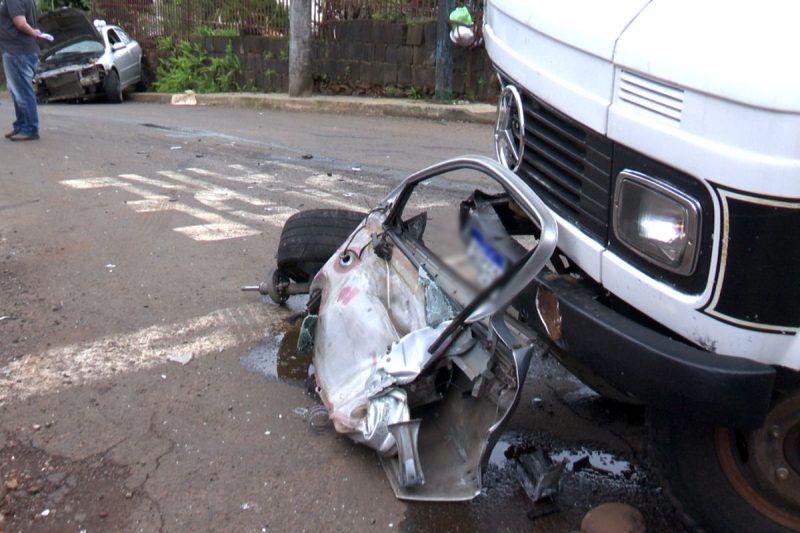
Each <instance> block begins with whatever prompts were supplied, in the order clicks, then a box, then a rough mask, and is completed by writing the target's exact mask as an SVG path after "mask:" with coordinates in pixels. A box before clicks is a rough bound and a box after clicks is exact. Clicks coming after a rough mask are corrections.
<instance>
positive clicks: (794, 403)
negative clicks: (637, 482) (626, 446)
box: [651, 391, 800, 533]
mask: <svg viewBox="0 0 800 533" xmlns="http://www.w3.org/2000/svg"><path fill="white" fill-rule="evenodd" d="M651 445H652V447H653V451H654V452H655V455H656V459H657V462H658V463H659V464H660V467H661V472H662V474H663V476H664V478H665V481H666V484H667V488H668V491H669V494H670V496H671V497H672V499H673V502H674V503H675V504H676V507H677V508H678V510H679V513H680V514H681V515H682V518H683V519H684V521H685V522H686V523H687V525H689V526H691V527H700V528H702V530H703V531H709V532H717V531H719V532H730V531H758V532H759V533H786V532H790V531H800V490H798V486H800V391H795V392H793V393H791V394H788V395H784V396H783V397H781V398H780V399H778V400H777V401H776V402H775V404H774V405H773V407H772V409H771V411H770V413H769V415H768V417H767V421H766V423H765V424H764V426H763V427H762V428H760V429H758V430H755V431H750V432H743V431H737V430H730V429H726V428H719V427H712V426H710V425H704V424H702V423H697V422H696V423H688V421H687V420H685V419H683V418H681V417H675V416H674V415H673V416H670V415H668V414H666V413H654V414H653V416H652V417H651Z"/></svg>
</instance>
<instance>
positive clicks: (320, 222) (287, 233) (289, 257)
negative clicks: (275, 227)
mask: <svg viewBox="0 0 800 533" xmlns="http://www.w3.org/2000/svg"><path fill="white" fill-rule="evenodd" d="M365 217H366V214H365V213H359V212H356V211H346V210H344V209H310V210H308V211H301V212H299V213H296V214H294V215H292V216H291V217H289V219H288V220H287V221H286V224H284V226H283V230H282V231H281V238H280V241H279V243H278V253H277V256H276V259H277V265H278V269H279V270H281V271H283V272H285V273H286V274H287V275H288V276H289V277H290V278H292V279H293V280H294V281H297V282H300V283H302V282H305V281H309V280H310V279H311V278H313V277H314V276H315V275H316V273H317V272H318V271H319V269H320V268H322V265H324V264H325V262H326V261H327V260H328V259H330V257H331V256H332V255H333V254H334V253H335V252H336V250H337V249H338V248H339V246H341V244H342V243H343V242H344V241H345V240H346V239H347V238H348V237H349V236H350V234H351V233H353V231H354V230H355V229H356V228H357V227H358V226H359V224H361V222H362V221H363V220H364V218H365Z"/></svg>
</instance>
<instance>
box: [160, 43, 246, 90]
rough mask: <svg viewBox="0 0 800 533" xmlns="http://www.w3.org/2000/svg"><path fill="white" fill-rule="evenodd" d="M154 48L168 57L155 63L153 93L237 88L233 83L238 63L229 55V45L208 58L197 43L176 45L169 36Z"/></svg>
mask: <svg viewBox="0 0 800 533" xmlns="http://www.w3.org/2000/svg"><path fill="white" fill-rule="evenodd" d="M158 49H159V51H161V52H166V53H167V54H168V55H166V56H165V57H163V59H161V61H160V62H159V64H158V69H157V70H156V81H155V82H154V83H153V88H154V89H155V90H156V91H159V92H167V93H179V92H183V91H187V90H192V91H194V92H197V93H219V92H232V91H237V90H239V89H240V86H239V84H238V83H237V81H236V80H237V77H238V74H239V69H240V67H241V64H240V63H239V58H238V57H237V56H236V54H234V53H233V46H231V43H228V46H227V47H226V48H225V55H224V56H222V57H214V56H210V55H209V54H208V52H206V50H205V48H203V47H202V46H200V45H198V44H195V43H191V42H189V41H178V42H177V43H176V42H174V41H173V40H172V39H171V38H170V37H165V38H163V39H161V40H160V41H159V43H158Z"/></svg>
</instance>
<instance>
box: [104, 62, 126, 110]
mask: <svg viewBox="0 0 800 533" xmlns="http://www.w3.org/2000/svg"><path fill="white" fill-rule="evenodd" d="M103 92H105V93H106V99H107V100H108V101H109V102H111V103H112V104H119V103H122V84H121V83H120V81H119V73H117V71H116V70H114V69H111V70H109V71H108V74H106V78H105V80H104V81H103Z"/></svg>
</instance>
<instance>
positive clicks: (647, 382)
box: [515, 273, 775, 429]
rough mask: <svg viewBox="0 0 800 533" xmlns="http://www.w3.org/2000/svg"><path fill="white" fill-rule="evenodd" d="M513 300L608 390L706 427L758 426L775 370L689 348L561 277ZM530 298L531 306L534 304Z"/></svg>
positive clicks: (541, 281) (547, 278) (543, 277)
mask: <svg viewBox="0 0 800 533" xmlns="http://www.w3.org/2000/svg"><path fill="white" fill-rule="evenodd" d="M536 284H537V285H538V287H536V289H534V290H533V291H532V292H533V294H531V293H528V291H526V293H528V295H526V296H527V297H525V298H524V303H522V301H523V299H522V298H521V299H520V300H518V302H519V303H521V305H516V306H515V307H518V308H520V309H523V310H524V311H525V312H526V313H527V315H528V316H529V317H530V318H529V319H528V320H529V322H530V323H532V324H538V325H539V326H540V328H541V329H542V330H544V331H545V332H546V335H547V336H548V337H549V338H550V340H551V341H552V342H553V343H554V344H555V345H556V346H558V348H560V349H561V350H564V351H565V352H566V353H568V354H569V356H570V357H571V358H572V359H574V360H575V361H576V362H577V363H578V364H580V365H582V366H584V367H586V368H588V369H589V370H590V371H592V372H594V373H595V374H597V375H598V376H599V377H601V378H602V379H604V380H605V381H607V382H608V383H609V384H611V385H612V386H613V387H615V388H616V389H618V390H619V391H622V392H624V393H626V394H628V395H631V396H633V397H634V398H635V399H637V400H639V401H641V402H642V403H645V404H647V405H648V406H650V407H653V408H655V409H658V410H662V411H671V412H675V413H676V414H681V415H687V416H692V417H695V418H697V417H700V418H702V419H703V420H705V421H708V422H710V423H713V424H714V425H719V426H726V427H737V428H742V429H752V428H756V427H760V426H761V425H762V424H763V421H764V418H765V417H766V414H767V411H768V410H769V405H770V401H771V396H772V391H773V386H774V382H775V369H774V368H772V367H771V366H768V365H764V364H762V363H757V362H755V361H751V360H749V359H744V358H740V357H731V356H725V355H720V354H716V353H712V352H709V351H706V350H703V349H700V348H696V347H693V346H691V345H689V344H687V343H685V342H684V341H681V340H677V339H675V338H672V337H669V336H667V335H665V334H663V333H660V332H658V331H655V330H653V329H651V328H648V327H647V326H645V325H642V324H640V323H638V322H636V321H634V320H632V319H631V318H628V317H627V316H624V315H623V314H621V313H619V312H618V311H616V310H614V309H612V308H610V307H608V306H606V305H604V304H603V303H601V302H600V301H599V300H598V297H597V296H598V295H597V293H595V292H594V291H592V290H591V289H590V288H587V287H586V286H584V285H582V284H581V283H579V282H576V280H574V279H573V278H570V277H567V276H553V275H552V274H550V275H548V274H544V273H543V274H540V275H539V277H538V278H537V281H536ZM534 294H535V298H531V296H534Z"/></svg>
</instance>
